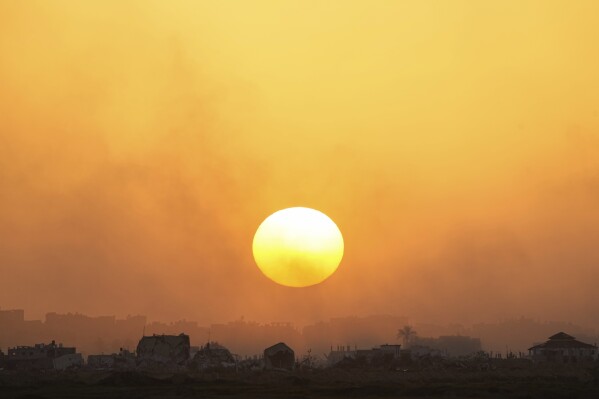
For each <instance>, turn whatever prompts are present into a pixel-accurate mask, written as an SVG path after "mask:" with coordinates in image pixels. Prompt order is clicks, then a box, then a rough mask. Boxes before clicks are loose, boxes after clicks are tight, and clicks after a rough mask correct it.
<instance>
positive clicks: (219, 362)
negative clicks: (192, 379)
mask: <svg viewBox="0 0 599 399" xmlns="http://www.w3.org/2000/svg"><path fill="white" fill-rule="evenodd" d="M236 364H237V362H236V360H235V357H234V356H233V355H232V354H231V352H230V351H229V350H228V349H227V348H225V347H224V346H222V345H220V344H219V343H217V342H208V343H206V345H204V346H202V347H201V348H200V349H199V350H198V351H197V352H196V354H195V355H194V357H193V360H192V365H193V366H194V367H197V369H198V370H205V369H209V368H229V367H235V365H236Z"/></svg>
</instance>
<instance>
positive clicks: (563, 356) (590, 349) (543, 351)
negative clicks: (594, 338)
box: [528, 332, 597, 363]
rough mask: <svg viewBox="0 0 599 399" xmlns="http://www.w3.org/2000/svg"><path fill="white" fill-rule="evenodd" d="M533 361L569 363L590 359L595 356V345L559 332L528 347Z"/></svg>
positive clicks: (593, 358)
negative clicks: (542, 341)
mask: <svg viewBox="0 0 599 399" xmlns="http://www.w3.org/2000/svg"><path fill="white" fill-rule="evenodd" d="M528 353H529V354H530V357H531V358H532V360H533V361H548V362H561V363H571V362H580V361H591V360H595V359H596V358H597V346H596V345H591V344H586V343H584V342H580V341H578V340H577V339H576V338H575V337H573V336H571V335H568V334H566V333H564V332H559V333H557V334H555V335H552V336H551V337H549V340H548V341H547V342H545V343H542V344H539V345H535V346H533V347H531V348H529V349H528Z"/></svg>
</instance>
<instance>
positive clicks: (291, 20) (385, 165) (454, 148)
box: [0, 0, 599, 327]
mask: <svg viewBox="0 0 599 399" xmlns="http://www.w3.org/2000/svg"><path fill="white" fill-rule="evenodd" d="M597 15H599V3H598V2H596V1H593V0H590V1H549V0H541V1H522V0H518V1H505V0H501V1H485V2H479V1H447V2H437V1H420V0H419V1H387V2H385V1H330V2H321V1H271V2H267V1H252V2H247V1H216V0H215V1H206V2H196V1H171V2H149V1H139V2H133V1H126V2H124V1H97V2H80V1H75V0H73V1H53V2H47V1H16V0H2V1H0V110H1V115H0V280H1V286H0V306H2V307H3V308H12V307H18V308H25V309H27V311H28V315H29V316H30V317H42V316H43V314H44V313H45V312H46V311H59V312H66V311H79V312H84V313H88V314H92V315H96V314H116V315H119V316H123V315H126V314H128V313H131V314H135V313H142V314H147V315H148V316H149V317H150V318H151V319H163V320H176V319H180V318H183V317H185V318H188V319H195V320H198V321H199V322H200V323H208V322H215V321H226V320H231V319H236V318H238V317H240V316H242V315H243V316H245V318H246V319H254V320H260V321H294V322H297V323H303V322H307V321H312V320H318V319H323V318H328V317H330V316H337V315H350V314H355V315H364V314H381V313H390V314H398V315H408V316H410V317H411V318H412V319H414V320H422V321H426V320H429V321H437V322H449V321H455V322H462V323H469V322H473V321H488V320H496V319H503V318H508V317H519V316H521V315H524V316H531V317H537V318H541V319H551V320H568V321H574V322H578V323H584V324H587V325H594V326H596V327H599V324H598V323H599V322H597V320H599V294H597V289H598V288H597V287H598V281H599V73H597V71H599V42H598V41H597V38H598V37H599V25H598V24H597V23H596V16H597ZM290 206H307V207H312V208H316V209H319V210H321V211H323V212H325V213H326V214H327V215H329V216H330V217H331V218H332V219H333V220H334V221H335V222H336V223H337V225H338V226H339V228H340V229H341V231H342V232H343V234H344V238H345V251H346V252H345V257H344V260H343V262H342V264H341V266H340V267H339V269H338V271H337V273H336V274H335V275H334V276H333V277H331V278H330V279H329V280H327V281H325V282H324V283H323V284H321V285H318V286H315V287H311V288H304V289H292V288H285V287H282V286H278V285H276V284H274V283H272V282H271V281H269V280H268V279H266V278H265V277H264V276H263V275H262V274H261V272H260V271H259V270H258V268H257V267H256V266H255V265H254V263H253V259H252V254H251V243H252V238H253V234H254V232H255V229H256V228H257V227H258V225H259V224H260V222H261V221H262V220H263V219H264V218H265V217H266V216H268V215H269V214H270V213H272V212H274V211H276V210H278V209H281V208H285V207H290Z"/></svg>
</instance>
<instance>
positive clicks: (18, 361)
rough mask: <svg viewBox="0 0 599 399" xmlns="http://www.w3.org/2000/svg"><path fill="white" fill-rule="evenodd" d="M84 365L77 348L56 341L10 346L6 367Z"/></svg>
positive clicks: (20, 368)
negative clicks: (64, 345)
mask: <svg viewBox="0 0 599 399" xmlns="http://www.w3.org/2000/svg"><path fill="white" fill-rule="evenodd" d="M82 365H83V357H82V356H81V354H78V353H77V350H76V348H72V347H71V348H69V347H63V346H62V344H58V345H57V344H56V342H55V341H52V342H51V343H50V344H36V345H34V346H17V347H14V348H9V349H8V355H7V356H6V367H7V368H8V369H12V370H33V369H54V368H55V369H58V370H64V369H67V368H70V367H76V366H82Z"/></svg>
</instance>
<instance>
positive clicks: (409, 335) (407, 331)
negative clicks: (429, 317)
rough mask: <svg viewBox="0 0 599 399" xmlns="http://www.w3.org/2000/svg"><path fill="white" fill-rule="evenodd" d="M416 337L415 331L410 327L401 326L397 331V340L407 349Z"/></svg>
mask: <svg viewBox="0 0 599 399" xmlns="http://www.w3.org/2000/svg"><path fill="white" fill-rule="evenodd" d="M416 335H417V334H416V330H414V328H412V326H410V325H406V326H403V328H400V329H399V330H397V338H401V339H403V346H404V347H407V346H408V345H409V344H410V342H411V341H412V340H413V339H414V337H416Z"/></svg>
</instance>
